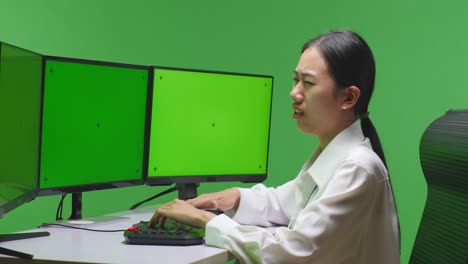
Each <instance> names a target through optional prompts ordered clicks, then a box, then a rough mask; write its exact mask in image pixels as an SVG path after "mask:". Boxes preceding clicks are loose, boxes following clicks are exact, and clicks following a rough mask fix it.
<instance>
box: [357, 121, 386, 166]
mask: <svg viewBox="0 0 468 264" xmlns="http://www.w3.org/2000/svg"><path fill="white" fill-rule="evenodd" d="M366 114H367V116H364V115H361V128H362V133H363V134H364V136H365V137H367V138H369V140H370V142H371V144H372V149H373V150H374V152H375V153H376V154H377V155H378V156H379V158H380V159H381V160H382V162H383V164H384V165H385V168H387V171H388V166H387V161H386V160H385V154H384V152H383V148H382V144H381V143H380V138H379V135H378V134H377V130H376V129H375V127H374V124H373V123H372V121H371V120H370V119H369V116H368V115H369V113H367V112H366Z"/></svg>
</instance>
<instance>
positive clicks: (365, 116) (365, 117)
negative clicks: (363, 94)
mask: <svg viewBox="0 0 468 264" xmlns="http://www.w3.org/2000/svg"><path fill="white" fill-rule="evenodd" d="M369 114H370V113H369V112H365V113H362V114H361V115H360V116H359V118H361V120H362V119H369Z"/></svg>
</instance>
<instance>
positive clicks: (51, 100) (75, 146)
mask: <svg viewBox="0 0 468 264" xmlns="http://www.w3.org/2000/svg"><path fill="white" fill-rule="evenodd" d="M148 75H149V69H148V68H143V67H140V68H138V67H136V66H135V67H123V66H116V65H105V64H93V63H86V62H81V61H66V60H55V59H46V63H45V79H44V102H43V120H42V148H41V167H40V184H39V186H40V189H41V193H42V190H43V189H60V188H63V187H75V186H84V185H93V184H105V183H115V182H127V181H128V182H132V181H142V180H143V154H144V138H145V117H146V100H147V91H148V90H147V89H148V78H149V77H148Z"/></svg>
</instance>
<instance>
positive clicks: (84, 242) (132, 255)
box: [0, 207, 233, 264]
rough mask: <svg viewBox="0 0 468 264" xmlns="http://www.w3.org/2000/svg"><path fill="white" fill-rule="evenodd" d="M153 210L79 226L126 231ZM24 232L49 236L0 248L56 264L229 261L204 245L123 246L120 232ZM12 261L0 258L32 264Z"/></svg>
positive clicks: (57, 229) (223, 252) (59, 229)
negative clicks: (43, 233)
mask: <svg viewBox="0 0 468 264" xmlns="http://www.w3.org/2000/svg"><path fill="white" fill-rule="evenodd" d="M154 210H155V207H146V208H142V209H136V210H133V211H125V212H120V213H116V214H110V215H108V217H122V218H121V219H118V220H112V221H106V222H96V223H94V224H89V225H80V226H81V227H86V228H92V229H106V230H110V229H127V228H128V227H130V226H132V224H135V223H138V222H140V221H141V220H144V221H148V220H149V219H150V218H151V216H152V215H153V213H154ZM98 219H99V218H98ZM28 231H29V232H30V231H49V232H50V236H48V237H39V238H31V239H25V240H16V241H9V242H1V243H0V246H1V247H5V248H8V249H12V250H17V251H21V252H25V253H28V254H33V255H34V259H36V260H56V261H60V262H59V263H67V262H72V263H80V262H81V263H83V262H84V263H86V262H88V263H129V264H145V263H171V264H173V263H225V262H226V261H229V260H230V259H233V257H232V255H231V254H230V253H229V252H228V251H227V250H225V249H219V248H214V247H208V246H206V245H198V246H183V247H178V246H145V245H127V244H124V241H125V239H124V237H123V232H114V233H102V232H92V231H85V230H77V229H68V228H62V227H47V228H40V229H34V230H28ZM12 261H13V259H11V258H8V257H5V256H2V255H0V263H34V262H21V260H14V262H12ZM37 263H45V262H42V261H38V262H37ZM51 263H55V262H51Z"/></svg>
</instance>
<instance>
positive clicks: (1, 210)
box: [0, 42, 42, 217]
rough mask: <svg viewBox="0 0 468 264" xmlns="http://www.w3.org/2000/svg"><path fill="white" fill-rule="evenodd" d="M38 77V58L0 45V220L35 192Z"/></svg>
mask: <svg viewBox="0 0 468 264" xmlns="http://www.w3.org/2000/svg"><path fill="white" fill-rule="evenodd" d="M41 74H42V56H41V55H39V54H36V53H34V52H31V51H28V50H24V49H21V48H18V47H15V46H12V45H9V44H6V43H1V42H0V124H2V129H0V142H1V143H0V146H1V147H0V160H1V162H0V217H2V216H3V215H4V214H6V213H7V212H9V211H11V210H13V209H14V208H16V207H18V206H19V205H21V204H23V203H25V202H28V201H30V200H31V199H32V198H34V196H35V194H36V192H37V186H38V182H37V179H38V165H39V163H38V162H39V133H40V123H39V120H40V110H41V78H42V77H41ZM25 95H27V96H25Z"/></svg>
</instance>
